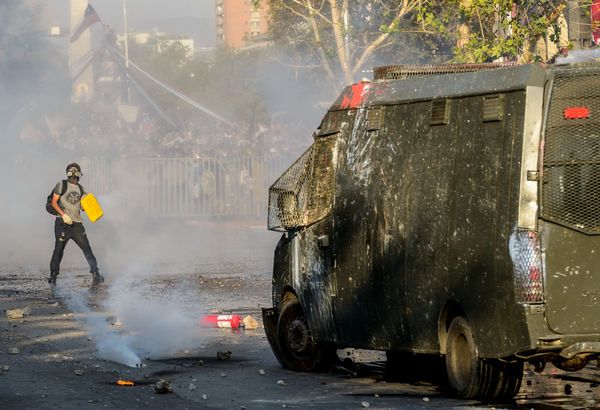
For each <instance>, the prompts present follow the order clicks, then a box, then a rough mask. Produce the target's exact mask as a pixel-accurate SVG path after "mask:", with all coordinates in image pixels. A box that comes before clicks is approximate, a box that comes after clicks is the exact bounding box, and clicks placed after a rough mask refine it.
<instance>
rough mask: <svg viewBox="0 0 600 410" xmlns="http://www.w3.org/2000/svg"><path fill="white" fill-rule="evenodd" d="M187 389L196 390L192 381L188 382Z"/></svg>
mask: <svg viewBox="0 0 600 410" xmlns="http://www.w3.org/2000/svg"><path fill="white" fill-rule="evenodd" d="M188 389H189V390H190V391H194V390H196V385H195V384H194V383H190V385H189V387H188Z"/></svg>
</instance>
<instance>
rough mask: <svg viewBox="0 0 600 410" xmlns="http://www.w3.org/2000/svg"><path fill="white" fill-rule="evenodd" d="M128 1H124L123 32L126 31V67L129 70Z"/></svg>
mask: <svg viewBox="0 0 600 410" xmlns="http://www.w3.org/2000/svg"><path fill="white" fill-rule="evenodd" d="M126 4H127V0H123V30H124V31H125V67H127V68H129V47H128V44H127V40H128V37H129V33H128V32H127V5H126Z"/></svg>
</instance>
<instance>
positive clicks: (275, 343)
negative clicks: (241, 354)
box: [262, 308, 284, 366]
mask: <svg viewBox="0 0 600 410" xmlns="http://www.w3.org/2000/svg"><path fill="white" fill-rule="evenodd" d="M262 317H263V326H264V328H265V335H266V336H267V340H268V341H269V345H270V346H271V350H272V351H273V353H274V354H275V357H276V358H277V361H278V362H279V364H280V365H281V366H284V364H283V361H282V360H281V353H280V351H281V350H280V347H279V340H277V322H278V320H279V312H277V310H275V308H263V309H262Z"/></svg>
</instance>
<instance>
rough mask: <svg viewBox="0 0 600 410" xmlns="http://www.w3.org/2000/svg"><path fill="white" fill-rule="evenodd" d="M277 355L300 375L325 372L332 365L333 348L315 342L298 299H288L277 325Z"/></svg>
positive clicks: (334, 355) (287, 366) (285, 365)
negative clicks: (301, 373)
mask: <svg viewBox="0 0 600 410" xmlns="http://www.w3.org/2000/svg"><path fill="white" fill-rule="evenodd" d="M277 338H278V342H279V343H278V344H279V353H280V355H281V362H282V363H283V365H284V367H286V368H288V369H290V370H294V371H299V372H314V371H323V370H327V369H328V368H329V367H330V366H331V365H332V364H333V362H334V360H335V357H336V354H335V352H336V350H335V347H334V346H328V345H320V344H317V343H315V341H314V340H313V337H312V333H311V331H310V326H309V325H308V321H307V320H306V317H305V315H304V311H303V310H302V306H300V302H298V299H295V298H293V299H291V300H287V301H286V302H285V303H284V305H283V306H282V308H281V313H280V315H279V321H278V323H277Z"/></svg>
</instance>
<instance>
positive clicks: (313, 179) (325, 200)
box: [267, 136, 336, 231]
mask: <svg viewBox="0 0 600 410" xmlns="http://www.w3.org/2000/svg"><path fill="white" fill-rule="evenodd" d="M335 142H336V138H335V136H330V137H326V138H319V139H317V140H316V141H315V143H314V144H313V145H312V146H311V147H310V148H309V149H308V150H307V151H306V152H305V153H304V154H303V155H302V156H301V157H300V158H298V159H297V160H296V162H294V163H293V164H292V166H290V167H289V168H288V169H287V171H285V172H284V173H283V175H281V176H280V177H279V178H278V179H277V181H275V183H274V184H273V185H272V186H271V188H269V214H268V222H267V225H268V228H269V229H271V230H274V231H286V230H289V229H293V228H298V227H301V226H307V225H310V224H312V223H314V222H316V221H318V220H321V219H323V218H324V217H326V216H327V215H328V214H329V213H330V212H331V206H332V203H333V189H334V177H335V167H334V164H335V158H334V156H335Z"/></svg>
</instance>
